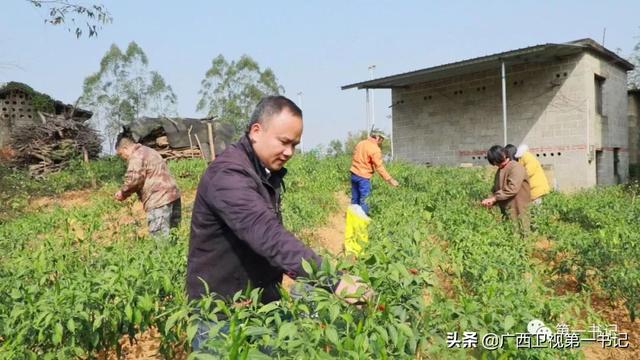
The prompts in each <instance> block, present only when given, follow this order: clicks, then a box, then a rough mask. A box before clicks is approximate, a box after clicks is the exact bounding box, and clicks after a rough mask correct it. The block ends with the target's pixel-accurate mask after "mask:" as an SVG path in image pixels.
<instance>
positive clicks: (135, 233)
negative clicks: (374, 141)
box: [0, 155, 640, 359]
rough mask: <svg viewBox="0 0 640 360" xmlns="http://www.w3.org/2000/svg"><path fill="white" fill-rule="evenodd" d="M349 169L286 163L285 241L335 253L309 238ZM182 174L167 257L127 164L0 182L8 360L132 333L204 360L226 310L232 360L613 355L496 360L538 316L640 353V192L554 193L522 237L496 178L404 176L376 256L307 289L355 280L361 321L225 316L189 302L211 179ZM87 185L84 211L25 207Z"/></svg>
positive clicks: (378, 217) (104, 343)
mask: <svg viewBox="0 0 640 360" xmlns="http://www.w3.org/2000/svg"><path fill="white" fill-rule="evenodd" d="M348 164H349V159H348V158H346V157H337V158H333V157H328V158H322V159H319V158H317V157H315V156H313V155H303V156H298V157H296V158H294V159H293V160H292V161H291V162H290V163H289V166H288V167H289V175H288V177H287V179H286V182H287V192H286V193H285V195H284V204H283V211H284V222H285V226H286V227H287V228H288V229H290V230H291V231H293V232H294V233H296V234H299V235H301V237H302V238H303V239H304V240H305V241H306V242H308V244H309V245H310V246H312V247H314V248H315V249H316V250H317V251H318V252H320V253H325V254H326V251H325V249H322V246H321V243H320V242H318V241H316V239H314V238H313V236H312V235H310V234H313V232H309V230H313V229H315V228H319V227H322V226H325V225H326V222H327V219H328V218H329V217H330V216H332V215H335V214H341V213H344V211H345V209H342V208H340V206H339V205H338V201H337V200H336V194H340V195H341V196H348V191H349V188H348V186H349V184H348V177H347V169H348ZM170 169H171V172H172V173H173V174H174V176H175V177H176V179H177V181H178V184H179V186H180V188H181V189H182V191H183V193H184V196H183V223H182V227H181V228H180V229H179V230H178V231H176V232H175V234H173V235H174V236H173V237H172V241H171V242H169V243H168V244H164V245H157V244H156V242H155V241H154V240H153V239H151V238H149V237H148V236H147V235H146V234H145V232H144V231H141V230H143V229H145V227H146V223H145V219H144V213H143V212H140V211H139V209H137V208H136V204H135V202H134V201H133V200H130V201H128V202H125V203H124V204H121V203H118V202H116V201H114V200H112V198H111V196H112V194H113V193H114V192H115V191H116V190H117V189H118V185H119V182H120V180H121V179H120V177H121V176H122V173H123V171H124V165H123V164H122V163H121V162H120V161H118V160H114V159H105V160H100V161H97V162H93V163H91V165H89V166H85V165H82V164H77V165H75V166H74V167H73V168H72V169H70V170H68V171H65V172H62V173H59V174H54V175H52V176H50V177H49V178H47V179H43V180H38V181H36V180H29V179H27V178H26V177H24V176H23V175H21V174H19V173H14V172H10V171H8V170H6V169H2V170H1V174H2V176H3V177H2V179H0V186H1V190H2V194H1V196H2V199H1V200H2V205H1V206H2V207H1V208H0V210H1V211H2V216H0V248H1V249H2V250H1V251H0V278H1V280H2V281H0V358H2V359H79V358H83V359H86V358H96V357H100V356H105V354H107V353H108V354H111V355H113V356H118V355H123V356H124V355H127V356H128V357H130V356H131V354H124V352H123V349H122V347H123V341H122V339H123V336H125V335H129V339H132V341H135V340H133V339H138V338H140V336H141V334H144V333H145V332H148V331H149V330H150V329H154V331H155V333H157V335H156V337H155V338H154V341H157V342H159V348H158V351H159V354H158V355H157V356H159V357H162V356H164V357H166V358H169V359H172V358H187V357H191V358H196V357H198V356H197V354H190V349H189V344H190V339H191V338H192V337H193V335H194V333H195V330H196V325H195V324H196V320H198V319H212V318H214V315H213V313H214V312H215V311H224V312H226V313H227V315H228V317H229V319H228V321H229V323H230V331H229V336H227V337H220V338H217V339H214V340H213V341H215V342H217V343H216V344H215V346H216V347H217V348H218V349H220V350H219V351H220V356H221V357H222V358H234V359H235V358H239V359H261V358H280V359H328V358H340V359H409V358H413V359H466V358H477V359H579V358H584V357H585V356H586V357H587V358H589V357H590V356H593V355H590V351H591V350H590V349H592V348H594V347H596V348H601V347H602V346H601V342H597V341H592V342H588V341H583V342H582V343H580V344H579V345H580V346H579V347H574V348H572V349H567V348H562V349H558V348H555V349H554V348H552V346H545V347H544V348H537V349H533V348H526V347H524V346H522V344H520V343H518V340H517V338H516V336H511V337H509V336H507V337H505V338H504V342H503V343H501V344H500V346H498V347H497V348H495V349H490V348H488V347H487V346H483V341H482V339H483V338H486V335H487V334H497V335H501V334H511V335H514V334H518V333H527V324H528V323H529V321H531V320H532V319H540V320H542V321H543V322H544V323H545V324H546V325H547V326H548V327H550V328H551V329H552V330H553V331H554V332H555V331H556V325H557V324H566V325H568V327H569V329H572V330H573V329H584V330H586V329H588V328H590V327H591V326H592V325H594V324H597V325H601V326H603V327H604V326H606V325H608V324H618V325H620V326H621V328H620V329H619V330H620V331H623V330H624V331H626V332H630V335H629V343H630V347H631V348H630V349H611V350H610V351H617V352H613V353H611V354H612V355H611V354H610V355H611V356H613V358H623V357H622V356H623V355H624V356H630V357H629V358H634V357H635V356H634V354H635V355H637V356H640V355H639V354H640V353H638V344H637V341H638V340H637V339H636V338H634V337H633V336H632V335H634V334H635V335H636V336H637V335H638V334H640V332H639V331H638V323H637V321H638V320H637V319H636V314H637V311H638V303H639V302H640V225H639V221H638V219H640V201H638V200H636V198H637V195H638V193H639V192H640V188H638V187H637V186H635V185H626V186H622V185H621V186H615V187H606V188H597V189H593V190H588V191H584V192H579V193H575V194H571V195H566V194H559V193H552V194H550V195H549V196H547V197H546V198H545V202H544V204H542V205H541V206H539V207H536V208H534V209H532V219H533V221H532V223H533V232H532V233H531V234H530V235H529V236H528V237H527V238H524V239H523V238H520V237H519V236H517V235H514V233H513V231H512V227H511V226H510V225H509V224H505V223H504V222H502V221H501V220H500V219H501V216H500V214H499V211H498V210H496V209H492V210H487V209H485V208H483V207H481V206H479V202H480V200H481V199H482V198H483V197H484V196H485V195H487V192H488V191H489V189H490V185H489V181H490V178H491V174H488V173H487V171H486V170H485V169H484V168H482V169H478V168H476V169H463V168H440V167H431V168H428V167H421V166H416V165H409V164H405V163H391V164H390V165H389V170H390V172H391V173H392V174H394V177H395V178H396V179H398V181H399V182H400V183H401V186H400V187H398V188H391V187H389V186H386V185H385V184H384V183H383V182H382V181H380V179H374V183H373V187H374V190H373V195H372V196H371V198H370V205H371V208H372V211H371V216H372V218H373V221H372V223H371V225H370V227H369V244H368V245H367V246H366V247H365V250H364V253H363V254H362V255H360V256H359V257H358V258H356V259H353V258H351V257H349V256H344V255H343V254H339V255H330V256H326V257H325V262H324V264H323V265H322V267H321V268H320V269H313V270H314V271H313V275H312V276H311V277H312V279H311V280H304V279H303V280H301V281H303V282H304V281H312V280H313V281H317V280H318V279H319V280H320V281H322V279H323V278H324V277H331V276H333V275H334V274H335V272H336V271H337V270H341V271H346V272H349V273H351V274H355V275H358V276H360V277H362V278H363V279H365V281H366V282H368V283H369V284H371V285H372V287H373V289H374V290H375V292H376V295H375V296H374V298H373V300H372V301H371V303H370V304H368V305H366V306H363V307H360V308H358V307H354V306H349V305H347V304H346V303H344V302H342V301H341V300H340V299H338V298H337V297H335V296H334V295H332V294H330V293H328V292H327V291H325V290H322V289H315V290H313V292H312V293H311V294H310V295H309V296H307V297H304V298H291V297H290V296H288V295H287V292H286V291H284V292H283V295H284V296H283V299H282V300H281V301H279V302H275V303H271V304H267V305H264V306H260V305H259V304H258V302H257V301H256V298H257V296H258V293H257V292H256V291H253V292H250V293H245V294H237V296H236V298H237V300H238V302H243V303H247V301H246V300H247V299H253V300H252V301H251V302H248V303H249V304H248V305H246V306H230V305H229V304H225V303H222V302H220V301H216V300H213V299H208V298H207V299H203V300H201V301H200V302H198V303H192V304H189V303H188V302H187V300H186V294H185V286H184V280H185V271H186V250H187V246H188V239H189V222H190V207H191V205H192V202H193V194H194V191H195V187H196V186H197V183H198V181H199V177H200V175H201V173H202V171H203V170H204V164H203V162H202V161H201V160H182V161H175V162H171V163H170ZM92 184H95V185H96V187H95V188H93V189H90V190H86V191H85V192H83V194H84V195H83V198H82V199H81V200H82V201H76V202H74V203H72V204H67V203H64V202H63V201H60V202H58V203H56V202H55V201H50V202H49V203H48V205H46V206H42V207H38V208H35V207H33V206H30V205H29V204H30V203H32V202H33V198H34V197H37V196H48V197H52V198H53V199H58V198H59V197H55V196H56V194H61V193H64V192H65V191H67V190H73V189H87V188H90V187H91V186H92ZM310 270H311V269H310ZM196 309H197V311H194V310H196ZM611 309H613V310H611ZM609 310H611V311H609ZM612 317H613V318H612ZM465 332H468V333H475V334H476V335H477V344H475V346H469V347H465V346H464V344H465V343H464V342H460V343H454V342H453V341H452V336H454V335H456V334H457V335H459V336H460V338H461V339H462V337H463V335H464V333H465ZM265 349H268V350H265ZM265 352H268V353H269V355H266V354H265ZM200 358H203V359H204V358H210V357H207V356H205V355H203V356H200Z"/></svg>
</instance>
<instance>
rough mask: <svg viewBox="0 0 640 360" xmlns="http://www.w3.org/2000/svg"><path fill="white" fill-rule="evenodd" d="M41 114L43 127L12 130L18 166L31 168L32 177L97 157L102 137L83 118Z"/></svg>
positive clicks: (12, 142) (38, 125) (30, 126)
mask: <svg viewBox="0 0 640 360" xmlns="http://www.w3.org/2000/svg"><path fill="white" fill-rule="evenodd" d="M41 114H42V113H41ZM42 115H43V116H42V119H43V123H42V124H31V125H27V126H22V127H18V128H15V129H14V130H13V132H12V136H11V138H12V141H11V148H12V149H13V151H14V153H15V155H14V157H13V163H14V164H15V165H17V166H20V167H28V168H29V173H30V174H31V175H32V176H42V175H44V174H47V173H49V172H53V171H59V170H61V169H63V168H64V167H65V166H67V165H68V164H69V162H70V161H71V160H72V159H74V158H82V157H83V156H86V157H87V158H88V159H95V158H97V157H98V155H99V154H100V151H101V150H102V138H101V136H100V135H99V134H98V133H97V131H96V130H94V129H93V128H91V127H90V126H89V125H88V124H87V123H86V121H84V119H82V120H78V119H77V118H65V117H64V116H57V115H51V114H42ZM85 153H86V154H85Z"/></svg>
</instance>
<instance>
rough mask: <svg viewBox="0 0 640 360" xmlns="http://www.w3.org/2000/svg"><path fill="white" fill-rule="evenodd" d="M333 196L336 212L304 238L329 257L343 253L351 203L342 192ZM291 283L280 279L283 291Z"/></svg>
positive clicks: (287, 279)
mask: <svg viewBox="0 0 640 360" xmlns="http://www.w3.org/2000/svg"><path fill="white" fill-rule="evenodd" d="M334 195H335V197H336V201H337V202H338V210H337V211H336V212H334V213H332V214H331V215H329V218H328V219H327V223H326V224H325V225H324V226H322V227H320V228H317V229H312V230H309V231H308V232H306V233H305V234H304V237H305V238H309V239H312V242H313V245H316V244H317V246H316V247H319V248H323V249H326V250H327V251H328V252H329V253H330V254H331V255H338V254H340V253H342V252H343V251H344V227H345V219H346V211H347V207H348V206H349V204H350V203H351V201H350V200H349V198H348V197H347V195H346V194H345V193H343V192H336V193H335V194H334ZM293 283H294V281H293V279H291V278H290V277H288V276H286V275H284V277H283V278H282V287H283V288H285V289H289V287H290V286H291V285H293Z"/></svg>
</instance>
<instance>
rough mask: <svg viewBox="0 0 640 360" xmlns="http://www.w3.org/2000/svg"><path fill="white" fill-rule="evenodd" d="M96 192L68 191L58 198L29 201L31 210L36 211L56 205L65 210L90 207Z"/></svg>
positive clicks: (45, 197)
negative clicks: (92, 196)
mask: <svg viewBox="0 0 640 360" xmlns="http://www.w3.org/2000/svg"><path fill="white" fill-rule="evenodd" d="M95 192H96V190H92V189H85V190H74V191H67V192H64V193H62V194H59V195H57V196H44V197H37V198H34V199H32V200H30V201H29V210H32V211H35V210H40V209H42V208H47V207H51V206H54V205H59V206H61V207H63V208H65V209H68V208H70V207H74V206H84V205H88V204H90V203H91V195H92V194H94V193H95Z"/></svg>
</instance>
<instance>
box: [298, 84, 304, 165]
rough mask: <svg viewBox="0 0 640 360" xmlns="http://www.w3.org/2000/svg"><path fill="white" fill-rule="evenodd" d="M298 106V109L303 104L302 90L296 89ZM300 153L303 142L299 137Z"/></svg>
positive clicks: (302, 149) (302, 151)
mask: <svg viewBox="0 0 640 360" xmlns="http://www.w3.org/2000/svg"><path fill="white" fill-rule="evenodd" d="M298 107H299V108H300V109H302V108H303V106H302V91H298ZM300 153H301V154H304V142H302V138H300Z"/></svg>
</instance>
